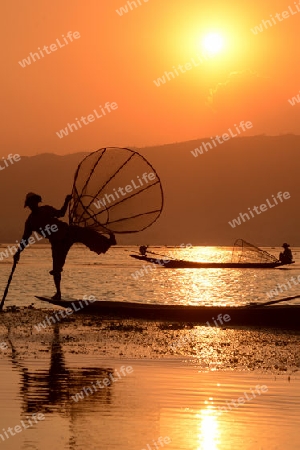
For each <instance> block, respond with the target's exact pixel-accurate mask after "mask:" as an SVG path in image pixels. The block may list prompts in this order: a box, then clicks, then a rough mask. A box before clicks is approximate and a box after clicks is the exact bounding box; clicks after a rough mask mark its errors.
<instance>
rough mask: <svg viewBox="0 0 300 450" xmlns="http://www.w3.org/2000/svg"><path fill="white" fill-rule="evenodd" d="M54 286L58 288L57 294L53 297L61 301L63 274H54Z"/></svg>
mask: <svg viewBox="0 0 300 450" xmlns="http://www.w3.org/2000/svg"><path fill="white" fill-rule="evenodd" d="M53 279H54V284H55V287H56V293H55V294H54V295H53V297H52V298H53V300H60V299H61V290H60V282H61V274H60V273H54V274H53Z"/></svg>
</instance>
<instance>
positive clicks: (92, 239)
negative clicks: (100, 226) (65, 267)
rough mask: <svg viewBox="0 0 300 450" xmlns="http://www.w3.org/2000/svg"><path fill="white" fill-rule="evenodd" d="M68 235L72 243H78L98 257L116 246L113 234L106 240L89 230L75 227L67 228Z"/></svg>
mask: <svg viewBox="0 0 300 450" xmlns="http://www.w3.org/2000/svg"><path fill="white" fill-rule="evenodd" d="M69 233H70V236H71V239H72V242H80V243H81V244H84V245H85V246H86V247H88V248H89V249H90V250H91V251H92V252H95V253H97V254H98V255H100V253H106V252H107V250H108V249H109V248H110V247H111V246H112V245H116V239H115V236H114V234H113V233H110V234H109V238H107V237H106V236H104V235H103V234H100V233H98V232H97V231H95V230H93V229H91V228H81V227H78V226H76V225H72V226H70V227H69Z"/></svg>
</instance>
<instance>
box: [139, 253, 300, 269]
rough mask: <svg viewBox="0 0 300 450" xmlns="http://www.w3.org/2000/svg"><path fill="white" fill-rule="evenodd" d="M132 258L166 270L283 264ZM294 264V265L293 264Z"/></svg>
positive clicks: (276, 262)
mask: <svg viewBox="0 0 300 450" xmlns="http://www.w3.org/2000/svg"><path fill="white" fill-rule="evenodd" d="M130 256H131V257H132V258H135V259H138V260H140V261H144V262H147V263H152V264H158V265H160V266H161V267H165V268H166V269H273V268H275V267H280V266H283V265H285V264H282V263H281V262H280V261H273V262H252V263H250V262H247V263H245V262H241V263H237V262H236V263H232V262H226V263H222V262H196V261H184V260H181V259H170V260H168V259H157V258H154V257H153V258H150V257H148V256H142V255H130ZM291 264H292V263H291Z"/></svg>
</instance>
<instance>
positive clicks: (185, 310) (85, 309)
mask: <svg viewBox="0 0 300 450" xmlns="http://www.w3.org/2000/svg"><path fill="white" fill-rule="evenodd" d="M37 298H38V299H39V300H42V301H46V302H48V303H51V304H53V305H57V306H62V307H64V308H70V309H72V310H73V311H72V312H71V314H72V313H74V312H76V313H80V314H91V315H100V316H110V317H113V318H130V319H143V320H157V321H169V322H180V323H187V322H192V323H198V324H205V325H206V326H208V323H207V322H209V325H211V326H216V324H215V323H214V320H215V321H216V323H217V324H218V325H219V326H225V327H232V326H246V327H274V328H280V329H293V330H300V305H295V306H290V305H284V306H283V305H280V306H259V305H257V306H236V307H235V306H224V307H222V306H186V305H157V304H156V305H155V304H145V303H133V302H119V301H100V300H96V301H93V303H91V302H90V301H89V300H53V299H51V298H49V297H37ZM69 312H70V311H69ZM225 315H227V317H225ZM66 316H67V314H66ZM228 316H229V318H230V319H229V320H228ZM218 317H219V318H220V317H221V321H222V323H221V321H220V319H218ZM225 319H227V321H226V320H225Z"/></svg>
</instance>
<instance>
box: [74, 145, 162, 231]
mask: <svg viewBox="0 0 300 450" xmlns="http://www.w3.org/2000/svg"><path fill="white" fill-rule="evenodd" d="M72 196H73V198H72V201H71V204H70V213H69V221H70V224H72V225H78V226H81V227H89V228H93V229H94V230H96V231H102V232H107V231H111V232H113V233H135V232H137V231H142V230H144V229H145V228H148V227H149V226H150V225H152V224H153V223H154V222H155V221H156V220H157V219H158V217H159V216H160V214H161V211H162V208H163V190H162V186H161V182H160V179H159V177H158V175H157V173H156V171H155V170H154V168H153V167H152V166H151V164H150V163H149V162H148V161H147V160H146V159H145V158H144V157H143V156H141V155H140V154H139V153H137V152H135V151H133V150H130V149H127V148H116V147H109V148H102V149H100V150H97V151H96V152H93V153H91V154H90V155H88V156H87V157H86V158H84V159H83V161H82V162H81V163H80V164H79V166H78V168H77V171H76V174H75V178H74V184H73V192H72Z"/></svg>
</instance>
